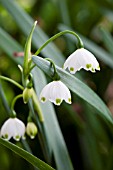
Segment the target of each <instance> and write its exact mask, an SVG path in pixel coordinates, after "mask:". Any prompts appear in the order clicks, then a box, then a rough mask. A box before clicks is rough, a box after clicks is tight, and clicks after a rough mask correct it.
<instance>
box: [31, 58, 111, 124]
mask: <svg viewBox="0 0 113 170" xmlns="http://www.w3.org/2000/svg"><path fill="white" fill-rule="evenodd" d="M33 61H34V63H35V64H36V65H37V66H38V67H39V68H40V69H42V70H43V71H44V72H45V73H46V74H48V75H53V73H54V72H53V69H50V63H49V62H48V61H47V60H44V59H42V58H41V57H38V56H33ZM56 68H57V71H58V74H59V76H60V78H61V81H62V82H64V83H65V84H66V86H67V87H68V88H69V89H70V90H71V91H73V92H74V93H75V94H77V95H78V96H79V97H81V98H82V99H84V100H85V101H87V102H88V103H89V104H91V105H92V106H93V107H95V108H96V109H97V110H98V111H99V112H100V113H101V115H102V117H103V118H105V119H107V120H108V121H109V122H111V123H113V119H112V117H111V115H110V112H109V110H108V108H107V106H106V105H105V104H104V102H103V101H102V100H101V99H100V98H99V96H97V94H96V93H94V92H93V91H92V90H91V89H90V88H89V87H88V86H87V85H85V84H84V83H82V82H81V81H80V80H79V79H77V78H76V77H74V76H73V75H71V74H69V73H68V72H66V71H64V70H63V69H61V68H59V67H58V66H56Z"/></svg>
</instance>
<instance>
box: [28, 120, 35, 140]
mask: <svg viewBox="0 0 113 170" xmlns="http://www.w3.org/2000/svg"><path fill="white" fill-rule="evenodd" d="M37 132H38V129H37V127H36V125H35V124H34V123H33V122H28V123H27V127H26V133H27V135H28V136H30V138H31V139H34V138H35V136H36V134H37Z"/></svg>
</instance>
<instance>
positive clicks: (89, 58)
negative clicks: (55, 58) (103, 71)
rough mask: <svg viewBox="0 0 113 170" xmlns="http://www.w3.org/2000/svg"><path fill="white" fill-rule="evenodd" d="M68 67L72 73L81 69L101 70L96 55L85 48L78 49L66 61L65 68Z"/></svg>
mask: <svg viewBox="0 0 113 170" xmlns="http://www.w3.org/2000/svg"><path fill="white" fill-rule="evenodd" d="M66 68H68V69H69V71H70V73H71V74H74V73H76V71H79V70H80V69H82V68H83V69H85V70H87V71H91V72H95V70H100V67H99V63H98V61H97V59H96V58H95V56H94V55H93V54H92V53H91V52H89V51H88V50H86V49H84V48H80V49H77V50H76V51H75V52H74V53H72V54H71V55H70V56H69V57H68V58H67V60H66V61H65V63H64V69H66Z"/></svg>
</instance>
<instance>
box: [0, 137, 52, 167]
mask: <svg viewBox="0 0 113 170" xmlns="http://www.w3.org/2000/svg"><path fill="white" fill-rule="evenodd" d="M0 144H2V145H4V146H5V147H7V148H8V149H10V150H12V151H13V152H15V153H16V154H18V155H19V156H21V157H22V158H24V159H25V160H27V161H28V162H29V163H31V164H32V165H33V166H35V167H37V168H38V169H39V170H54V169H53V168H52V167H50V166H49V165H48V164H46V163H45V162H43V161H41V160H40V159H38V158H37V157H35V156H33V155H32V154H30V153H29V152H27V151H25V150H23V149H21V148H20V147H18V146H16V145H14V144H12V143H11V142H8V141H6V140H4V139H2V138H0Z"/></svg>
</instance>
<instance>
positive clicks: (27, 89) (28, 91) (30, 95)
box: [23, 88, 32, 104]
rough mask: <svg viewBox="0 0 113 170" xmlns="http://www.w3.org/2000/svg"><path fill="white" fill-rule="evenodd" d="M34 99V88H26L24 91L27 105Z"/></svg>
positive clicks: (24, 99)
mask: <svg viewBox="0 0 113 170" xmlns="http://www.w3.org/2000/svg"><path fill="white" fill-rule="evenodd" d="M31 97H32V88H30V89H29V88H25V89H24V91H23V101H24V103H25V104H26V103H27V102H28V101H29V99H30V98H31Z"/></svg>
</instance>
